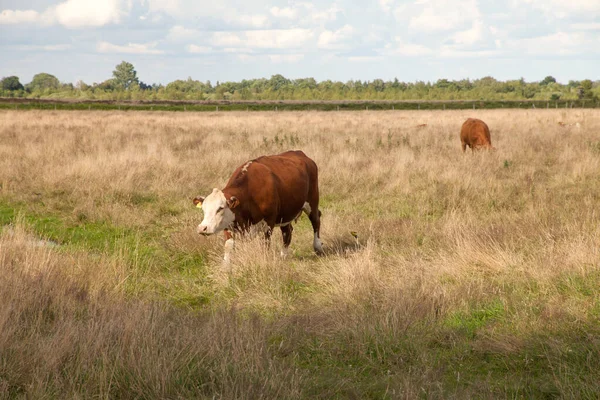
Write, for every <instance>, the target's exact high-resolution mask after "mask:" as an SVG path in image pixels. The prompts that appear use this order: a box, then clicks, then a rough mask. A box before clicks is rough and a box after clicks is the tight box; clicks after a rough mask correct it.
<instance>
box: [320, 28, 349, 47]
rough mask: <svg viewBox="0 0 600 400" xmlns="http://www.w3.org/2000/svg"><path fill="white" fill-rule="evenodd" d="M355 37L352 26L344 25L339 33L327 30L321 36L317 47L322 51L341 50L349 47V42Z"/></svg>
mask: <svg viewBox="0 0 600 400" xmlns="http://www.w3.org/2000/svg"><path fill="white" fill-rule="evenodd" d="M353 35H354V28H353V27H352V26H350V25H347V24H346V25H344V26H343V27H341V28H340V29H338V30H337V31H328V30H325V31H323V32H321V34H320V35H319V40H318V42H317V46H318V47H319V48H320V49H340V48H345V47H348V45H349V43H348V42H349V40H350V39H351V38H352V36H353Z"/></svg>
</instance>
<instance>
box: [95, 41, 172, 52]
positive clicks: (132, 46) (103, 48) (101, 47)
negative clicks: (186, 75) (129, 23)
mask: <svg viewBox="0 0 600 400" xmlns="http://www.w3.org/2000/svg"><path fill="white" fill-rule="evenodd" d="M154 47H156V43H146V44H141V43H128V44H127V45H126V46H121V45H117V44H112V43H109V42H99V43H98V45H97V46H96V50H97V51H98V52H99V53H122V54H164V51H162V50H158V49H155V48H154Z"/></svg>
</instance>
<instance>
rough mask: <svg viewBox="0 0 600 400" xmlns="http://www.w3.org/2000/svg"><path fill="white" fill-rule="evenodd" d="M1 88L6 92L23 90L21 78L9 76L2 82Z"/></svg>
mask: <svg viewBox="0 0 600 400" xmlns="http://www.w3.org/2000/svg"><path fill="white" fill-rule="evenodd" d="M0 82H1V83H0V86H1V87H2V89H4V90H10V91H13V90H23V85H21V82H19V78H18V77H16V76H7V77H6V78H3V79H2V81H0Z"/></svg>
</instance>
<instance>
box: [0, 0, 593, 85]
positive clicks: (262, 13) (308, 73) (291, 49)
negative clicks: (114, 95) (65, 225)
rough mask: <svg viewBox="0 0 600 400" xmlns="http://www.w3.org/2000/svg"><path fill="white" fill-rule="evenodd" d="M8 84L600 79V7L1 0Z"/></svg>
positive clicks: (0, 60) (536, 0)
mask: <svg viewBox="0 0 600 400" xmlns="http://www.w3.org/2000/svg"><path fill="white" fill-rule="evenodd" d="M0 54H2V56H1V57H0V77H3V76H11V75H16V76H18V77H19V78H20V80H21V82H22V83H28V82H30V81H31V79H32V77H33V75H35V74H37V73H40V72H46V73H50V74H53V75H55V76H56V77H57V78H58V79H59V80H60V81H61V82H65V83H66V82H72V83H76V82H77V81H79V80H82V81H84V82H86V83H88V84H91V83H94V82H98V83H99V82H102V81H104V80H106V79H109V78H111V76H112V71H113V70H114V67H115V66H116V65H117V64H119V63H120V62H121V61H128V62H130V63H132V64H133V65H134V67H135V69H136V70H137V73H138V77H139V78H140V80H142V81H143V82H145V83H148V84H151V83H162V84H167V83H169V82H172V81H174V80H176V79H187V78H188V77H191V78H192V79H197V80H200V81H207V80H210V81H211V82H212V83H215V82H216V81H221V82H224V81H241V80H243V79H254V78H269V77H271V76H272V75H274V74H282V75H284V76H285V77H287V78H290V79H296V78H305V77H314V78H315V79H317V80H318V81H323V80H327V79H330V80H334V81H343V82H345V81H348V80H351V79H352V80H363V81H365V80H373V79H384V80H392V79H394V78H398V79H399V80H400V81H404V82H414V81H431V82H434V81H436V80H438V79H451V80H458V79H467V78H468V79H478V78H481V77H484V76H493V77H494V78H496V79H499V80H509V79H520V78H521V77H523V78H525V80H526V81H539V80H542V79H543V78H544V77H545V76H548V75H552V76H554V77H555V78H556V79H557V80H558V81H559V82H561V83H567V82H568V81H569V80H581V79H592V80H598V79H600V0H504V1H494V0H481V1H478V0H411V1H405V0H361V1H357V0H321V1H318V2H317V1H306V0H302V1H292V0H282V1H279V0H244V1H237V0H211V1H206V0H0Z"/></svg>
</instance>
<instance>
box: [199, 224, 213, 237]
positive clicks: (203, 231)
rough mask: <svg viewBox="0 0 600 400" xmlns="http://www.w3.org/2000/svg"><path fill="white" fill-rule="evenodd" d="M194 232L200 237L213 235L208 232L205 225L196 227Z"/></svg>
mask: <svg viewBox="0 0 600 400" xmlns="http://www.w3.org/2000/svg"><path fill="white" fill-rule="evenodd" d="M196 232H198V235H202V236H210V235H212V234H213V233H214V232H210V231H209V230H208V227H207V226H206V225H198V228H196Z"/></svg>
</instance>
